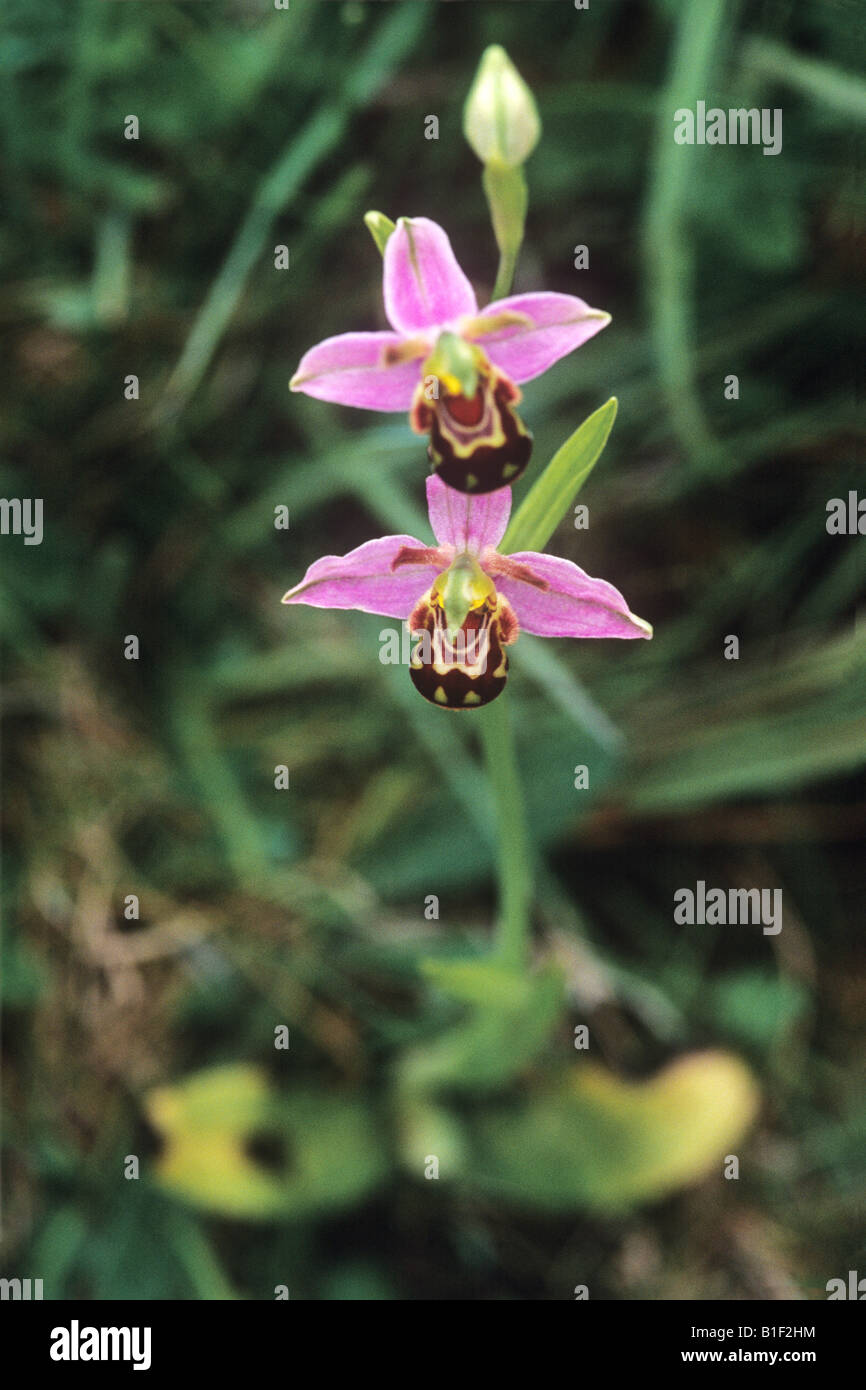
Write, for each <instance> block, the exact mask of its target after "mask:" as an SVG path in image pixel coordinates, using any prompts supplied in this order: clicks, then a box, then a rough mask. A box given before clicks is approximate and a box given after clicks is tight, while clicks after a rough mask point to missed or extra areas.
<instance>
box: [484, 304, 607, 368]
mask: <svg viewBox="0 0 866 1390" xmlns="http://www.w3.org/2000/svg"><path fill="white" fill-rule="evenodd" d="M508 312H512V313H518V314H524V315H525V316H526V317H527V318H528V319H530V320H531V323H527V324H509V325H507V326H505V327H499V328H497V327H493V329H492V332H490V333H483V332H480V331H479V327H480V325H482V324H483V323H484V320H485V319H491V320H492V319H495V318H496V317H497V316H498V315H500V314H503V313H508ZM609 323H610V314H606V313H604V312H603V311H602V310H601V309H591V308H590V307H589V305H588V304H584V302H583V300H582V299H576V298H575V297H574V295H571V294H554V293H552V292H549V293H547V292H545V293H541V294H515V295H512V296H511V297H510V298H509V299H498V300H496V302H495V303H493V304H488V305H487V307H486V309H484V311H483V312H482V313H481V314H479V316H478V318H477V319H476V320H475V322H474V324H473V325H472V327H471V333H472V337H473V338H474V339H475V340H476V341H477V342H478V343H480V345H481V347H483V349H484V351H485V352H486V353H487V356H488V357H489V358H490V361H491V362H492V363H493V365H494V366H495V367H499V368H500V370H501V371H503V372H504V373H505V375H506V376H508V377H510V378H511V380H512V381H517V382H521V381H531V380H532V378H533V377H536V376H541V374H542V372H546V371H547V369H548V367H552V366H553V364H554V362H558V361H559V359H560V357H565V356H566V354H567V353H569V352H573V351H574V349H575V348H578V347H580V346H581V344H582V343H585V342H586V341H587V340H588V339H589V338H592V337H594V336H595V334H596V333H598V332H600V330H601V329H602V328H604V327H605V326H606V325H607V324H609Z"/></svg>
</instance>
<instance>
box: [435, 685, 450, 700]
mask: <svg viewBox="0 0 866 1390" xmlns="http://www.w3.org/2000/svg"><path fill="white" fill-rule="evenodd" d="M433 699H434V700H435V701H436V703H437V705H447V704H448V696H447V695H446V694H445V691H444V690H443V689H442V686H441V685H437V687H436V689H435V690H434V691H433Z"/></svg>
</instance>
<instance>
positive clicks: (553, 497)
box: [500, 396, 617, 554]
mask: <svg viewBox="0 0 866 1390" xmlns="http://www.w3.org/2000/svg"><path fill="white" fill-rule="evenodd" d="M616 411H617V400H616V396H611V398H610V400H609V401H607V402H605V404H604V405H603V406H601V407H600V408H599V409H598V410H596V411H594V412H593V414H592V415H590V416H589V417H588V419H586V420H584V422H583V424H582V425H581V426H580V428H579V429H576V430H575V432H574V434H573V435H572V436H571V438H570V439H567V440H566V442H565V443H564V444H563V446H562V448H561V449H557V451H556V453H555V454H554V456H553V458H552V459H551V460H550V463H549V464H548V465H547V467H546V468H545V470H544V472H543V473H542V475H541V477H540V478H538V479H537V481H536V482H535V483H534V484H533V486H532V487H531V488H530V490H529V492H528V493H527V495H526V497H524V499H523V502H522V503H521V505H520V506H519V507H518V509H517V511H516V512H515V513H514V516H513V517H512V518H511V521H510V523H509V526H508V530H507V531H506V532H505V538H504V540H503V542H502V545H501V547H500V548H501V550H502V552H503V554H510V553H511V552H512V551H515V550H543V549H544V547H545V546H546V545H547V542H548V541H549V540H550V537H551V536H552V535H553V533H554V531H555V530H556V528H557V526H558V525H559V523H560V522H561V521H562V519H563V517H564V516H566V515H567V514H568V512H569V510H570V508H571V505H572V503H573V502H574V499H575V497H576V496H577V494H578V493H579V491H580V489H581V488H582V487H583V484H584V483H585V481H586V479H587V478H588V477H589V475H590V473H591V472H592V470H593V468H594V467H595V464H596V463H597V461H598V459H599V458H600V457H601V453H602V450H603V449H604V446H605V444H606V443H607V439H608V435H609V434H610V432H611V429H612V428H613V422H614V420H615V419H616Z"/></svg>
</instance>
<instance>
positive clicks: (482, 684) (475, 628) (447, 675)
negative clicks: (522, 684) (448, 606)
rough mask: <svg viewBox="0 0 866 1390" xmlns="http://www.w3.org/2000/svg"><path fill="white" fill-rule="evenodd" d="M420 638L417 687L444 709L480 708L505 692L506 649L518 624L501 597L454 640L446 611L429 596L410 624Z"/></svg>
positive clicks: (413, 666) (414, 674)
mask: <svg viewBox="0 0 866 1390" xmlns="http://www.w3.org/2000/svg"><path fill="white" fill-rule="evenodd" d="M409 628H410V631H412V632H413V633H417V634H418V639H417V642H416V643H415V645H414V649H413V654H412V658H411V660H410V663H409V674H410V676H411V678H412V684H413V685H414V686H415V689H416V690H418V691H419V692H420V693H421V694H422V695H423V696H424V698H425V700H429V701H430V703H431V704H434V705H438V706H439V707H440V709H455V710H457V709H478V708H479V706H481V705H489V704H490V702H491V700H495V699H496V697H497V695H499V694H501V692H502V691H503V690H504V689H505V682H506V680H507V679H508V653H507V651H506V650H505V649H506V647H507V646H508V645H509V644H510V643H511V642H514V641H515V640H516V638H517V633H518V624H517V619H516V618H515V616H514V613H513V611H512V609H511V606H510V604H509V603H508V602H507V600H505V599H503V598H499V597H497V598H496V599H494V600H492V601H491V602H488V603H485V604H483V605H482V606H481V607H480V608H477V609H474V610H473V611H472V612H471V613H470V614H469V615H468V617H467V619H466V621H465V622H464V624H463V626H462V628H460V630H459V632H457V633H456V635H451V636H450V635H449V632H448V629H447V628H446V626H445V613H444V610H443V609H442V607H441V606H440V605H439V604H438V603H436V602H435V600H433V599H431V596H430V594H427V595H425V597H424V598H423V599H421V601H420V603H419V604H418V605H417V607H416V608H415V610H414V612H413V613H412V616H411V617H410V619H409Z"/></svg>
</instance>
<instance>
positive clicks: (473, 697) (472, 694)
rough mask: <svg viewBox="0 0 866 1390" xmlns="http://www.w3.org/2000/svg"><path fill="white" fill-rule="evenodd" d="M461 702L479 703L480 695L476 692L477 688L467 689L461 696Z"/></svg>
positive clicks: (467, 703) (465, 703)
mask: <svg viewBox="0 0 866 1390" xmlns="http://www.w3.org/2000/svg"><path fill="white" fill-rule="evenodd" d="M463 703H464V705H480V704H481V696H480V695H479V694H478V692H477V690H467V692H466V694H465V695H464V696H463Z"/></svg>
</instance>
